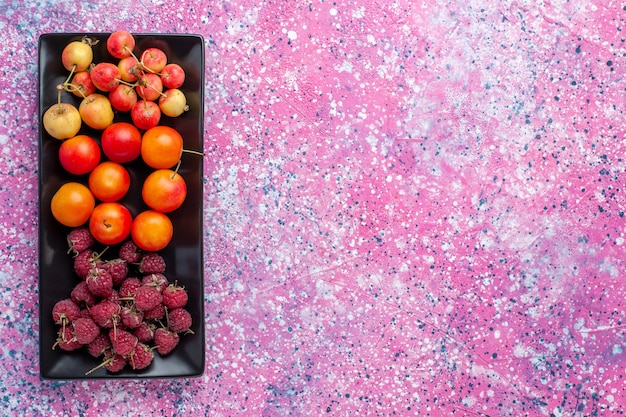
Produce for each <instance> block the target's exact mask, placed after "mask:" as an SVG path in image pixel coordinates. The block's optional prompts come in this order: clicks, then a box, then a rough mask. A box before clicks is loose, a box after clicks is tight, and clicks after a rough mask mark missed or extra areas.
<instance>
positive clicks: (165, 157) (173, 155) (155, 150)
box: [141, 125, 183, 169]
mask: <svg viewBox="0 0 626 417" xmlns="http://www.w3.org/2000/svg"><path fill="white" fill-rule="evenodd" d="M182 153H183V137H182V136H181V134H180V133H178V131H177V130H176V129H174V128H172V127H169V126H164V125H160V126H155V127H153V128H151V129H149V130H147V131H146V132H144V134H143V136H142V138H141V157H142V159H143V160H144V162H145V163H146V164H147V165H148V166H150V167H152V168H155V169H164V168H171V167H173V166H174V165H176V164H177V163H178V161H180V157H181V155H182Z"/></svg>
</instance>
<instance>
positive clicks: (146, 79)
mask: <svg viewBox="0 0 626 417" xmlns="http://www.w3.org/2000/svg"><path fill="white" fill-rule="evenodd" d="M135 90H136V91H137V95H138V96H139V97H141V98H143V99H144V100H150V101H155V100H157V99H158V98H159V97H160V96H161V93H162V92H163V83H162V82H161V77H159V76H158V75H157V74H153V73H151V72H147V73H145V74H142V75H141V76H140V77H139V79H138V80H137V87H135Z"/></svg>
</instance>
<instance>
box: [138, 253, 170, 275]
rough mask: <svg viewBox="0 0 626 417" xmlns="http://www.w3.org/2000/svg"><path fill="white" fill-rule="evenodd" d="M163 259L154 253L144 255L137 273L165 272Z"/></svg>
mask: <svg viewBox="0 0 626 417" xmlns="http://www.w3.org/2000/svg"><path fill="white" fill-rule="evenodd" d="M166 266H167V265H166V264H165V259H164V258H163V257H162V256H161V255H159V254H158V253H155V252H148V253H144V255H143V256H142V257H141V262H140V263H139V272H143V273H144V274H160V273H163V272H165V268H166Z"/></svg>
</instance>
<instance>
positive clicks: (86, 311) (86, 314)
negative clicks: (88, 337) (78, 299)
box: [77, 307, 91, 320]
mask: <svg viewBox="0 0 626 417" xmlns="http://www.w3.org/2000/svg"><path fill="white" fill-rule="evenodd" d="M85 317H87V318H88V319H90V318H91V313H89V308H87V307H85V308H83V309H81V310H80V314H79V315H78V318H79V319H80V318H85ZM77 320H78V319H77Z"/></svg>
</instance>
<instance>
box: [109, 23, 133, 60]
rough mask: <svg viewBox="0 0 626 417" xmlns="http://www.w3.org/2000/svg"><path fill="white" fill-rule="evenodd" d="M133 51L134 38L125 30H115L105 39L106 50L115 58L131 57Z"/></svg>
mask: <svg viewBox="0 0 626 417" xmlns="http://www.w3.org/2000/svg"><path fill="white" fill-rule="evenodd" d="M133 49H135V38H134V36H133V35H131V34H130V33H129V32H127V31H125V30H117V31H115V32H113V33H111V34H110V35H109V37H108V38H107V50H108V51H109V53H110V54H111V55H113V56H114V57H115V58H126V57H129V56H131V54H132V52H133Z"/></svg>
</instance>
